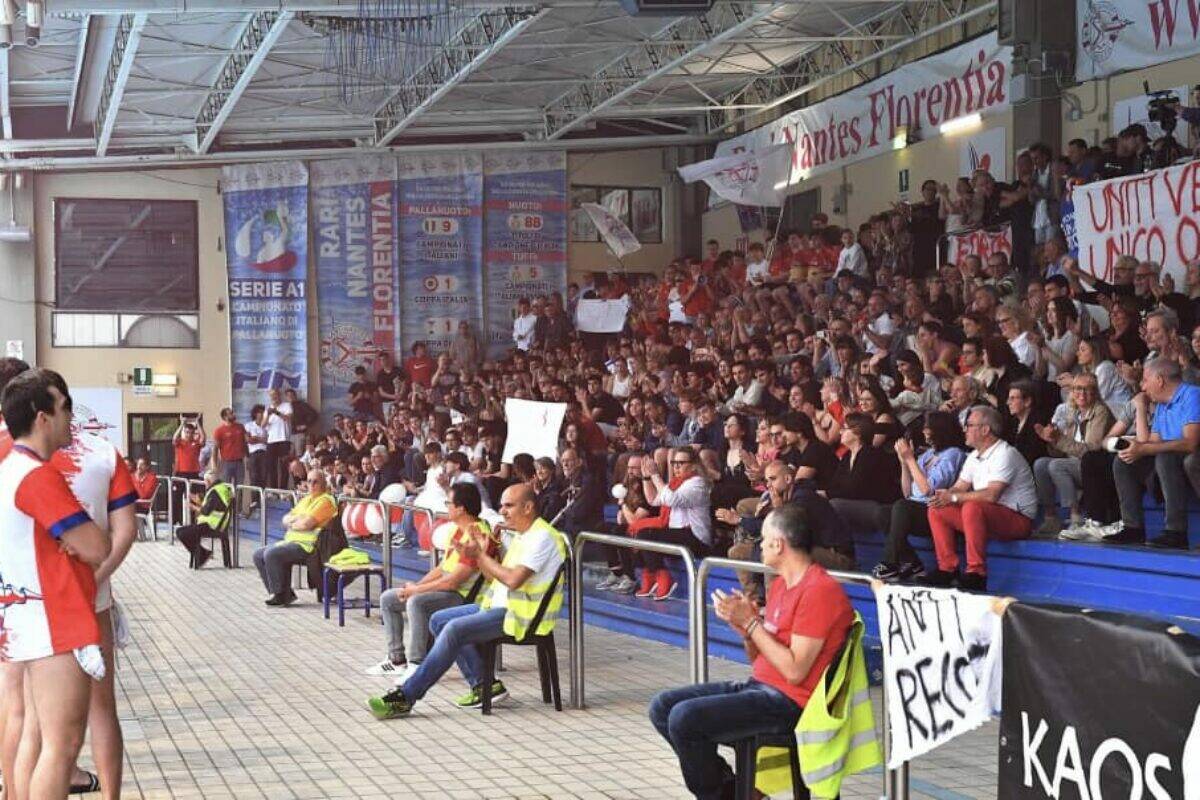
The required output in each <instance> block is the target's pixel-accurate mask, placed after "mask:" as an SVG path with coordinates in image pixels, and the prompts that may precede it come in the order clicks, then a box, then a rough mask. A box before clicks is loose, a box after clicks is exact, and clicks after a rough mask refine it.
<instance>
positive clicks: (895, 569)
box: [871, 561, 900, 583]
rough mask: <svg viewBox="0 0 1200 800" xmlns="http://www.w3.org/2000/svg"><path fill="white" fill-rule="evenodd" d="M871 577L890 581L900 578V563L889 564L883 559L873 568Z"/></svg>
mask: <svg viewBox="0 0 1200 800" xmlns="http://www.w3.org/2000/svg"><path fill="white" fill-rule="evenodd" d="M871 577H872V578H875V579H876V580H880V581H884V582H885V583H890V582H892V581H895V580H899V579H900V565H899V564H889V563H888V562H886V561H881V562H879V563H878V564H876V565H875V567H874V569H872V570H871Z"/></svg>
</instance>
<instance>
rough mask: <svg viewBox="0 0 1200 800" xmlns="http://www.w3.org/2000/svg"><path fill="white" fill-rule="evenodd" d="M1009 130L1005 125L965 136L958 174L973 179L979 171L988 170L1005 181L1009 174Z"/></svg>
mask: <svg viewBox="0 0 1200 800" xmlns="http://www.w3.org/2000/svg"><path fill="white" fill-rule="evenodd" d="M1007 155H1008V129H1007V128H1005V127H1004V126H1003V125H1001V126H999V127H996V128H989V129H987V130H986V131H980V132H979V133H975V134H971V135H970V136H964V137H963V141H962V144H961V145H960V146H959V150H958V174H959V175H962V176H964V177H971V175H972V174H973V173H974V172H975V170H977V169H986V170H987V171H988V173H990V174H991V176H992V177H993V178H995V179H996V180H998V181H1003V180H1004V177H1005V176H1006V175H1007V174H1008V159H1007Z"/></svg>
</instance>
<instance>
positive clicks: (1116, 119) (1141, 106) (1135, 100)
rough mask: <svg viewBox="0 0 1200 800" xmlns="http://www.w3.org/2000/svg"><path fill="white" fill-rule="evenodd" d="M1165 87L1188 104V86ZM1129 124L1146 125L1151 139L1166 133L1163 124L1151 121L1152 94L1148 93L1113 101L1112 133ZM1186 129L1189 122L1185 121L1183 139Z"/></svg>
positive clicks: (1180, 133)
mask: <svg viewBox="0 0 1200 800" xmlns="http://www.w3.org/2000/svg"><path fill="white" fill-rule="evenodd" d="M1152 88H1154V89H1158V88H1159V87H1157V86H1155V87H1152ZM1163 89H1166V90H1168V91H1170V92H1171V93H1173V94H1174V95H1175V96H1176V97H1178V98H1179V99H1180V100H1181V101H1183V103H1184V104H1185V105H1186V104H1187V102H1188V87H1186V86H1171V87H1163ZM1129 125H1144V126H1146V133H1147V135H1149V137H1150V139H1151V141H1153V140H1154V139H1157V138H1158V137H1160V136H1162V135H1163V134H1164V133H1165V131H1163V129H1162V126H1161V125H1159V124H1158V123H1157V122H1151V121H1150V95H1147V94H1139V95H1137V96H1135V97H1126V98H1125V99H1124V100H1117V101H1116V102H1114V103H1113V108H1112V135H1113V136H1116V135H1118V134H1119V133H1120V132H1121V129H1122V128H1125V127H1127V126H1129ZM1186 129H1187V124H1186V123H1185V124H1184V126H1183V129H1182V130H1180V132H1179V135H1180V137H1181V141H1182V140H1183V139H1184V138H1186V136H1185V131H1186Z"/></svg>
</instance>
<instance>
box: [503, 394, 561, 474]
mask: <svg viewBox="0 0 1200 800" xmlns="http://www.w3.org/2000/svg"><path fill="white" fill-rule="evenodd" d="M566 415H567V404H566V403H539V402H537V401H536V400H517V399H516V398H513V397H510V398H508V399H507V400H505V401H504V419H505V421H506V422H507V423H508V437H507V438H506V439H505V440H504V453H503V455H501V457H500V460H501V461H503V462H504V463H505V464H511V463H512V460H513V456H515V455H517V454H518V453H529V455H531V456H533V457H534V458H541V457H542V456H545V457H546V458H549V459H551V460H552V461H554V462H555V463H558V432H559V430H560V429H561V428H562V423H563V417H565V416H566Z"/></svg>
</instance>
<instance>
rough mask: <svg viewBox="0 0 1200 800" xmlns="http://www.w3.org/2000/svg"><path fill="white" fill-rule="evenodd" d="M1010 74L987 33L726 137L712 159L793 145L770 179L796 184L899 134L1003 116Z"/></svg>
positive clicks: (1005, 53) (932, 132)
mask: <svg viewBox="0 0 1200 800" xmlns="http://www.w3.org/2000/svg"><path fill="white" fill-rule="evenodd" d="M1011 73H1012V48H1011V47H1001V46H1000V45H998V44H997V43H996V34H995V32H994V31H993V32H992V33H989V34H986V35H984V36H980V37H979V38H977V39H973V40H971V41H969V42H966V43H965V44H961V45H959V46H958V47H953V48H951V49H949V50H946V51H944V52H941V53H938V54H937V55H933V56H930V57H929V58H923V59H921V60H920V61H914V62H913V63H911V64H907V65H905V66H903V67H900V68H899V69H897V70H893V71H892V72H889V73H887V74H886V75H885V76H884V77H882V78H878V79H876V80H873V81H871V82H870V83H865V84H863V85H862V86H858V87H856V88H854V89H851V90H850V91H848V92H845V93H844V94H840V95H838V96H837V97H834V98H831V99H829V100H826V101H824V102H821V103H817V104H816V105H812V106H809V107H807V108H802V109H798V110H796V111H793V112H792V113H790V114H785V115H784V116H782V117H780V118H779V119H777V120H775V121H774V122H770V123H768V124H766V125H763V126H762V127H760V128H755V129H754V130H752V131H750V132H748V133H745V134H743V135H741V136H736V137H734V138H732V139H727V140H726V141H723V142H721V143H720V144H718V145H717V155H718V156H730V155H736V154H738V153H744V152H763V151H765V150H766V149H767V148H769V147H770V146H771V145H773V144H778V143H780V142H787V143H789V144H791V145H792V147H793V152H792V165H791V171H790V174H784V173H781V174H779V175H774V176H771V177H772V178H773V180H774V183H780V182H785V183H788V184H791V183H796V182H797V181H800V180H803V179H804V178H808V177H811V176H813V175H819V174H821V173H823V172H828V171H830V170H833V169H838V168H840V167H844V166H846V165H847V164H853V163H854V162H856V161H862V160H863V159H867V158H870V157H872V156H876V155H879V154H881V153H885V152H887V151H889V150H891V149H892V146H893V145H892V143H893V141H895V140H896V138H897V137H898V136H905V135H907V134H908V133H910V132H913V131H917V130H919V131H920V132H921V136H922V137H923V138H924V140H925V141H929V140H930V139H932V138H933V137H935V136H940V135H941V131H940V126H941V125H942V124H944V123H946V122H949V121H950V120H954V119H958V118H959V117H965V116H968V115H971V114H981V115H987V114H994V113H996V112H999V111H1004V110H1005V109H1007V108H1008V106H1009V101H1008V83H1009V78H1010V77H1011Z"/></svg>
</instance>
